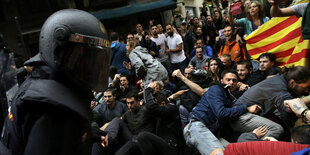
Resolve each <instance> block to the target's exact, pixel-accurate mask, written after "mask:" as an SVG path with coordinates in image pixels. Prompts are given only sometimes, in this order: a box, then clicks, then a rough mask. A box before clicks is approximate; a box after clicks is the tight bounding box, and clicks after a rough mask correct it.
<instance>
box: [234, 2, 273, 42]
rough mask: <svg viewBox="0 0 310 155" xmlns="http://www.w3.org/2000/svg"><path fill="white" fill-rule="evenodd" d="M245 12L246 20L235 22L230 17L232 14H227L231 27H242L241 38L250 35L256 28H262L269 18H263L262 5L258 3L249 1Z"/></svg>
mask: <svg viewBox="0 0 310 155" xmlns="http://www.w3.org/2000/svg"><path fill="white" fill-rule="evenodd" d="M245 12H246V18H241V19H237V20H235V19H234V18H233V16H232V13H231V12H229V14H230V15H229V23H230V24H231V25H235V24H236V25H237V26H238V27H243V29H244V35H243V38H244V37H246V36H248V35H249V34H251V33H252V32H253V31H255V30H256V29H257V28H258V27H260V26H262V25H263V24H264V23H266V22H267V21H268V20H269V18H268V17H266V16H265V12H264V8H263V6H262V4H261V3H260V2H258V1H251V2H250V4H249V6H247V7H246V9H245ZM239 34H240V33H239Z"/></svg>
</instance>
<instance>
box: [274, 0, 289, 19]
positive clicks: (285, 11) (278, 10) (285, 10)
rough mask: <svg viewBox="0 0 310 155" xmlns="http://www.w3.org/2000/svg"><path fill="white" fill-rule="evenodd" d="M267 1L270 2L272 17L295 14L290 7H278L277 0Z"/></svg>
mask: <svg viewBox="0 0 310 155" xmlns="http://www.w3.org/2000/svg"><path fill="white" fill-rule="evenodd" d="M268 2H269V3H270V4H271V8H270V15H271V16H272V17H286V16H292V15H295V13H294V11H293V9H292V8H290V7H287V8H280V7H279V0H268Z"/></svg>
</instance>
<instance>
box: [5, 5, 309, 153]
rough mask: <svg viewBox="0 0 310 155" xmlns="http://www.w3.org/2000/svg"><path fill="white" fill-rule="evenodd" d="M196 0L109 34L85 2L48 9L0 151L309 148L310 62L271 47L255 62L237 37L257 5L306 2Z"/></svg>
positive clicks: (254, 23) (255, 20) (251, 25)
mask: <svg viewBox="0 0 310 155" xmlns="http://www.w3.org/2000/svg"><path fill="white" fill-rule="evenodd" d="M266 3H267V2H266ZM205 6H206V4H205V3H203V7H202V13H201V14H200V17H193V18H191V17H190V16H189V14H187V15H186V17H184V18H183V19H182V17H181V16H179V15H176V16H174V19H175V21H174V22H173V23H172V24H167V25H162V24H160V23H156V21H153V20H150V21H152V22H150V25H142V24H136V30H133V32H129V33H127V34H119V33H117V32H110V33H109V38H108V35H107V34H106V30H104V27H103V26H102V24H101V23H100V21H98V19H97V18H95V17H94V16H93V15H91V14H89V13H87V12H85V11H82V10H76V9H65V10H61V11H58V12H56V13H54V14H53V15H52V16H50V17H49V18H48V19H47V20H46V22H45V23H44V25H43V27H42V29H41V33H40V39H39V47H40V48H39V49H40V53H39V54H38V55H36V56H35V57H33V58H31V59H30V60H28V61H27V62H25V65H26V66H33V68H31V69H32V70H31V71H30V75H29V76H28V78H27V79H26V80H25V81H24V82H23V83H22V84H21V86H20V88H19V89H18V90H17V91H16V94H15V97H13V98H12V99H11V100H10V101H5V105H6V106H8V108H7V107H5V108H2V109H3V110H4V111H5V114H4V115H7V118H6V119H5V121H4V125H3V126H4V127H3V131H2V134H1V139H0V154H93V155H102V154H104V155H114V154H116V155H133V154H135V155H139V154H143V155H153V154H154V155H155V154H156V155H157V154H170V155H179V154H181V155H192V154H202V155H207V154H211V155H216V154H218V155H219V154H289V153H293V152H296V153H295V154H302V153H304V152H310V149H309V146H310V125H309V122H310V112H309V109H308V105H309V104H310V96H309V90H310V69H309V68H308V67H305V66H291V67H283V68H279V67H277V66H276V63H277V62H276V58H275V56H274V55H273V54H271V53H268V52H266V53H262V54H261V55H260V56H259V57H258V59H257V60H252V59H251V57H250V56H249V55H248V52H247V49H246V46H245V42H246V41H245V40H244V38H245V37H246V36H248V35H250V34H251V33H252V32H253V31H255V30H257V29H258V28H259V27H260V26H261V25H263V24H265V23H266V22H267V21H268V20H269V17H266V16H265V13H266V12H269V11H270V14H271V15H272V16H286V15H293V14H296V15H297V16H304V17H305V16H306V15H309V13H307V12H309V10H310V9H309V7H310V6H309V4H301V5H297V6H294V7H289V8H280V7H279V0H269V3H267V4H264V5H262V4H260V2H257V1H248V0H245V1H242V2H241V1H239V0H233V2H232V4H231V5H230V6H229V7H230V12H229V13H227V15H228V14H229V17H227V16H225V15H224V14H222V13H223V12H222V10H221V9H220V8H219V7H216V9H215V10H210V13H211V15H209V14H208V13H207V8H206V7H205ZM222 6H223V7H225V6H226V5H224V4H223V5H222ZM266 6H269V7H266ZM226 7H227V6H226ZM306 7H307V9H306ZM264 8H265V9H266V10H265V11H264ZM222 9H223V10H224V9H225V8H222ZM297 10H298V11H297ZM302 10H304V11H302ZM304 12H305V13H304ZM180 19H182V20H180ZM307 24H309V21H307V20H305V21H303V25H307ZM77 25H79V26H77ZM143 26H145V27H147V29H144V28H143ZM303 27H305V28H303V30H302V32H303V33H302V35H303V37H304V39H309V31H308V29H307V26H303ZM121 36H126V37H125V38H126V39H121V38H123V37H121ZM1 45H2V44H1ZM1 52H2V51H1ZM3 58H4V57H3ZM109 63H110V64H109ZM108 66H109V69H108ZM107 81H108V82H107ZM91 92H92V93H91ZM3 93H5V92H4V91H3V92H1V95H3ZM0 97H3V96H0ZM90 100H92V101H91V102H90V103H89V102H88V101H90ZM1 101H2V98H1ZM85 103H87V104H85ZM1 104H2V106H3V105H4V104H3V103H2V102H1ZM6 109H8V110H6ZM2 122H3V121H2ZM2 122H1V123H2ZM300 150H301V151H300ZM297 151H298V152H297Z"/></svg>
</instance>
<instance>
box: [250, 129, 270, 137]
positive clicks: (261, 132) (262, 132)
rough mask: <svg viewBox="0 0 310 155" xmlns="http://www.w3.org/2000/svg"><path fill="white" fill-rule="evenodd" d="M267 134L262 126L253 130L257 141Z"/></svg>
mask: <svg viewBox="0 0 310 155" xmlns="http://www.w3.org/2000/svg"><path fill="white" fill-rule="evenodd" d="M267 132H268V128H267V127H264V126H260V127H258V128H256V129H254V130H253V133H255V134H256V136H257V138H258V139H261V138H262V137H264V136H265V135H266V134H267Z"/></svg>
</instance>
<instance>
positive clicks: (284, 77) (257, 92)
mask: <svg viewBox="0 0 310 155" xmlns="http://www.w3.org/2000/svg"><path fill="white" fill-rule="evenodd" d="M309 88H310V70H309V68H306V67H303V66H297V67H294V66H293V67H290V68H285V69H284V72H283V74H281V75H276V76H274V77H271V78H268V79H266V80H264V81H262V82H260V83H258V84H256V85H255V86H253V87H251V88H250V89H248V90H247V91H246V92H245V93H244V94H243V95H242V96H241V97H240V98H239V99H238V100H237V101H236V103H235V104H236V105H239V104H247V105H248V106H249V105H253V104H258V105H260V106H261V107H262V111H261V113H260V114H259V115H260V116H259V115H254V114H250V113H246V114H243V115H242V116H240V117H239V118H238V119H236V120H234V121H232V122H231V125H232V127H233V129H234V130H236V131H240V132H250V131H253V130H254V129H255V128H257V127H259V126H265V127H267V128H268V133H267V134H266V136H268V137H275V138H279V137H280V136H281V134H282V132H283V128H282V126H281V125H279V124H277V123H275V122H273V121H271V120H269V119H266V118H264V117H262V116H265V115H266V114H268V113H272V112H274V111H275V110H276V111H275V115H277V116H278V117H279V118H280V119H281V120H282V121H283V123H284V124H285V127H287V128H291V127H293V126H294V123H295V121H296V119H297V117H296V116H295V115H294V114H293V113H290V111H289V110H288V109H287V108H286V107H285V106H284V101H285V100H289V99H293V98H296V97H301V96H302V95H308V94H309Z"/></svg>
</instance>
